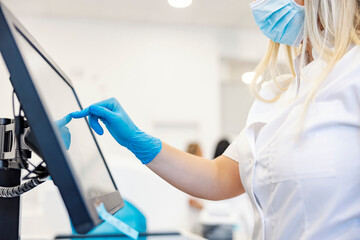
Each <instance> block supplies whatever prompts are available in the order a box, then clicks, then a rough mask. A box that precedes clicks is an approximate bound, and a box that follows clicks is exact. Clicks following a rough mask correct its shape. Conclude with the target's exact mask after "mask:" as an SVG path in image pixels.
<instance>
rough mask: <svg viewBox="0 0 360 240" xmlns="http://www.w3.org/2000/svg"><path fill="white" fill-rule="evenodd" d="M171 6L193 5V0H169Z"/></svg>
mask: <svg viewBox="0 0 360 240" xmlns="http://www.w3.org/2000/svg"><path fill="white" fill-rule="evenodd" d="M168 1H169V4H170V6H172V7H174V8H186V7H188V6H190V5H191V3H192V0H168Z"/></svg>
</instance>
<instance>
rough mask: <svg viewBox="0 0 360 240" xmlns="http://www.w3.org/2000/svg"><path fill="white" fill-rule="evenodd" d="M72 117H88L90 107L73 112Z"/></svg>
mask: <svg viewBox="0 0 360 240" xmlns="http://www.w3.org/2000/svg"><path fill="white" fill-rule="evenodd" d="M70 115H71V117H73V118H83V117H87V116H89V115H90V110H89V108H88V107H87V108H85V109H83V110H81V111H77V112H72V113H70Z"/></svg>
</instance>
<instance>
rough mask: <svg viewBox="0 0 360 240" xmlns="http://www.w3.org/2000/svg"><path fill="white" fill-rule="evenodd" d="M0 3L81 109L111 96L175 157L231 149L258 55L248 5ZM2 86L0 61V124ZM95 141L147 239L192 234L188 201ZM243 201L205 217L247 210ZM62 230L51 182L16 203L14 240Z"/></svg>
mask: <svg viewBox="0 0 360 240" xmlns="http://www.w3.org/2000/svg"><path fill="white" fill-rule="evenodd" d="M3 2H4V3H5V4H6V5H7V6H8V8H9V9H10V10H11V11H12V12H13V13H14V14H15V16H16V17H17V18H18V19H19V20H20V21H21V22H22V24H23V25H24V26H25V27H26V28H27V29H28V30H29V32H30V33H31V34H32V35H33V36H34V37H35V39H37V41H38V42H39V43H40V45H42V47H43V48H44V49H45V50H46V51H47V52H48V54H49V55H50V56H51V57H52V58H53V59H54V60H55V62H56V63H58V65H59V66H60V67H61V68H62V70H63V71H64V72H65V73H66V74H67V75H68V76H69V77H70V79H71V80H72V82H73V85H74V87H75V89H76V91H77V93H78V96H79V98H80V101H81V103H82V105H83V106H87V105H89V104H91V103H94V102H96V101H100V100H103V99H106V98H110V97H116V98H117V99H118V100H119V101H120V103H121V104H122V105H123V107H124V108H125V109H126V111H127V112H128V113H129V115H130V116H131V117H132V119H133V121H134V122H135V123H136V124H137V125H138V126H139V127H140V128H141V129H143V130H145V131H146V132H148V133H150V134H152V135H154V136H157V137H159V138H160V139H161V140H162V141H164V142H167V143H168V144H170V145H172V146H174V147H177V148H179V149H182V150H186V147H187V145H188V144H189V143H190V142H196V143H198V144H199V145H200V146H201V148H202V153H203V155H204V156H205V157H207V158H213V155H214V152H215V147H216V144H217V142H218V141H219V140H220V139H222V138H227V139H228V140H229V141H230V142H231V141H232V140H233V139H234V138H235V137H236V136H237V134H239V132H240V131H241V129H242V128H243V126H244V124H245V121H246V117H247V112H248V109H249V107H250V105H251V103H252V101H253V99H252V97H251V95H250V93H249V90H248V85H247V84H245V83H244V81H243V79H244V78H243V75H244V73H246V72H251V71H253V69H254V68H255V66H256V65H257V63H258V62H259V61H260V59H261V58H262V56H263V55H264V53H265V50H266V46H267V39H266V38H265V37H264V36H263V35H262V34H261V32H260V31H259V29H258V28H257V27H256V25H255V23H254V20H253V18H252V15H251V12H250V9H249V6H248V5H249V3H250V2H251V1H250V0H193V2H192V4H191V5H190V6H188V7H186V8H174V7H172V6H170V5H169V3H168V1H167V0H6V1H3ZM8 77H9V74H8V72H7V70H6V68H5V67H4V64H3V60H2V59H0V81H1V88H0V100H1V102H0V116H1V117H12V109H11V92H12V87H11V85H10V82H9V80H8ZM245 80H246V79H245ZM97 139H98V141H99V143H100V147H101V149H102V151H103V153H104V155H105V158H106V160H107V162H108V164H109V166H110V169H111V172H112V174H113V176H114V178H115V180H116V183H117V186H118V188H119V190H120V192H121V194H122V195H123V197H124V198H126V199H127V200H129V201H130V202H132V203H133V204H134V205H135V206H137V207H138V208H139V209H140V210H141V211H142V212H143V213H144V215H145V216H146V218H147V222H148V230H149V231H166V230H174V229H179V228H183V229H191V228H192V224H191V221H192V220H193V219H191V218H192V213H191V211H192V210H191V206H189V196H187V195H186V194H184V193H182V192H180V191H178V190H177V189H175V188H173V187H171V186H170V185H169V184H167V183H166V182H164V181H163V180H161V179H160V178H159V177H157V176H156V175H154V174H153V173H152V172H150V171H149V170H148V169H147V168H146V167H145V166H141V164H140V163H139V161H138V160H136V159H135V157H134V156H133V155H132V154H131V153H129V152H128V151H127V150H125V149H124V148H122V147H120V146H119V145H118V144H117V143H116V142H115V141H114V140H113V139H112V138H111V136H110V135H109V134H108V133H106V134H105V135H104V136H101V137H97ZM184 177H186V176H184ZM243 197H244V196H241V197H239V198H235V199H232V200H229V201H230V203H229V204H230V205H229V204H228V203H227V205H226V204H225V205H221V203H214V204H218V205H217V207H213V208H212V209H216V210H209V211H210V212H211V211H215V212H216V211H218V212H221V213H224V212H226V211H230V212H234V211H235V210H234V209H237V211H239V212H241V211H243V210H241V209H242V208H244V209H247V210H248V209H249V208H250V206H249V205H246V203H244V204H243V203H240V202H244V201H243V200H242V199H241V198H243ZM245 197H246V196H245ZM229 201H228V202H229ZM202 204H204V205H205V208H206V206H207V203H202ZM211 204H212V203H209V205H211ZM219 206H220V207H219ZM229 206H231V207H229ZM219 209H220V210H219ZM226 209H227V210H226ZM250 211H251V210H250ZM207 215H211V214H207ZM215 215H216V213H215ZM225 215H226V214H225ZM203 218H205V219H206V218H211V217H209V216H208V217H206V216H205V217H203ZM231 218H233V216H231ZM34 219H36V221H34ZM189 219H190V220H189ZM229 219H230V217H229ZM229 219H228V220H229ZM199 221H200V220H199ZM201 221H206V220H201ZM229 221H232V220H231V219H230V220H229ZM240 227H241V226H240ZM69 231H70V224H69V220H68V216H67V212H66V210H65V208H64V205H63V203H62V200H61V198H60V196H59V193H58V191H57V189H56V187H55V186H54V185H53V184H52V183H51V182H48V183H45V184H43V185H41V186H40V187H38V188H37V189H35V190H33V191H31V192H29V193H27V194H25V195H24V196H23V198H22V221H21V232H22V236H23V237H24V238H26V237H29V238H35V239H41V238H44V239H45V238H47V237H49V236H53V235H55V234H58V233H64V232H69Z"/></svg>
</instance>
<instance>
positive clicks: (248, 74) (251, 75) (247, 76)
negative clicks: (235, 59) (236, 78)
mask: <svg viewBox="0 0 360 240" xmlns="http://www.w3.org/2000/svg"><path fill="white" fill-rule="evenodd" d="M254 77H255V72H246V73H244V74H243V75H242V77H241V79H242V81H243V82H244V83H246V84H251V82H252V81H253V80H254ZM261 80H262V77H261V76H260V77H258V79H257V80H256V82H257V83H260V82H261Z"/></svg>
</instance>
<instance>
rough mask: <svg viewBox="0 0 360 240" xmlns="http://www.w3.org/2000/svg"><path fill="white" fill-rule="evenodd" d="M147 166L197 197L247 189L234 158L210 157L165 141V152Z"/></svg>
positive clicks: (217, 197) (216, 197) (231, 194)
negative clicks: (182, 149) (183, 149)
mask: <svg viewBox="0 0 360 240" xmlns="http://www.w3.org/2000/svg"><path fill="white" fill-rule="evenodd" d="M147 166H148V167H149V168H150V169H151V170H152V171H153V172H155V173H156V174H157V175H159V176H160V177H161V178H163V179H164V180H165V181H167V182H168V183H170V184H171V185H173V186H174V187H176V188H178V189H180V190H181V191H183V192H186V193H188V194H190V195H192V196H194V197H199V198H204V199H209V200H222V199H227V198H231V197H235V196H237V195H239V194H241V193H243V192H244V189H243V187H242V184H241V181H240V176H239V174H238V172H239V171H238V164H237V163H235V162H234V161H232V160H230V159H221V158H219V159H215V160H209V159H205V158H201V157H198V156H195V155H191V154H189V153H186V152H182V151H180V150H177V149H175V148H173V147H171V146H169V145H167V144H165V143H163V146H162V149H161V152H160V153H159V154H158V155H157V156H156V157H155V159H154V160H153V161H152V162H150V163H148V164H147ZM234 168H236V169H234Z"/></svg>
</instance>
